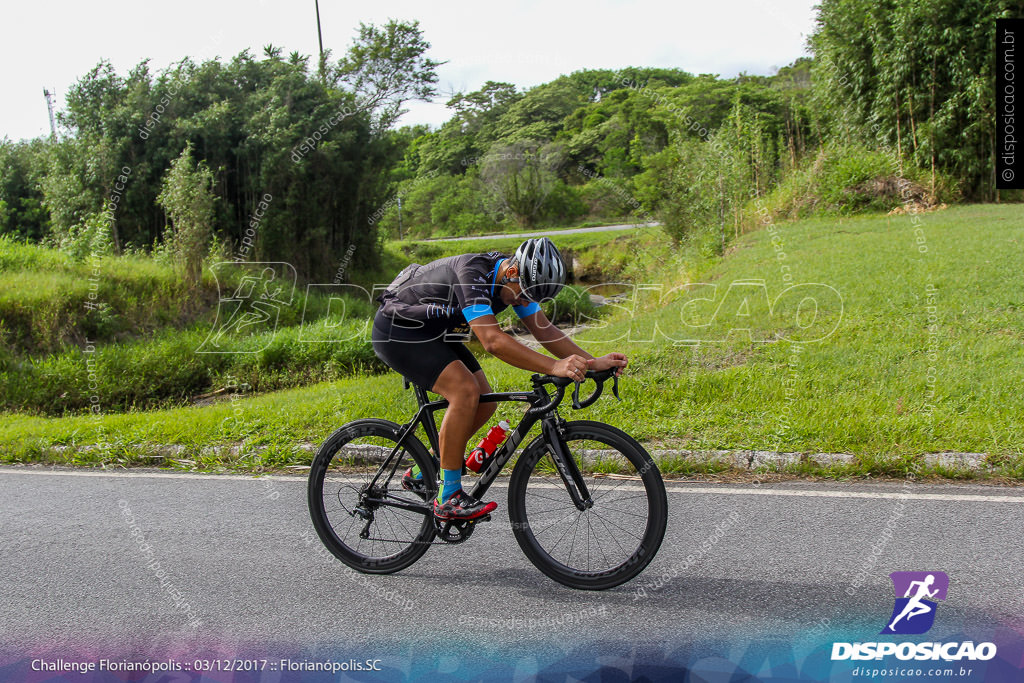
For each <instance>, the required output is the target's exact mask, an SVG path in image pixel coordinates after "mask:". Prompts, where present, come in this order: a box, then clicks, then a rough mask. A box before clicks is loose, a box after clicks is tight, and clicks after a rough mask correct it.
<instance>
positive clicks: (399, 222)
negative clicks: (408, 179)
mask: <svg viewBox="0 0 1024 683" xmlns="http://www.w3.org/2000/svg"><path fill="white" fill-rule="evenodd" d="M398 239H399V241H401V239H402V195H398Z"/></svg>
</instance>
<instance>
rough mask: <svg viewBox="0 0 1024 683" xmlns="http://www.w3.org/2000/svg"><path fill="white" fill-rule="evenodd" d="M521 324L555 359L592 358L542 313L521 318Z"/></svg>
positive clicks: (538, 312)
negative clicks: (570, 357) (568, 357)
mask: <svg viewBox="0 0 1024 683" xmlns="http://www.w3.org/2000/svg"><path fill="white" fill-rule="evenodd" d="M523 324H524V325H526V329H528V330H529V331H530V334H532V335H533V338H534V339H536V340H537V341H538V342H540V344H541V346H543V347H544V348H545V349H547V350H548V351H550V352H551V353H552V354H554V355H555V357H556V358H565V357H566V356H571V355H573V354H575V355H577V356H583V357H584V358H588V359H589V358H593V356H592V355H590V354H589V353H587V352H586V351H584V350H583V349H581V348H580V347H579V346H578V345H577V344H576V342H574V341H573V340H572V339H570V338H569V337H568V336H567V335H566V334H565V332H562V331H561V330H560V329H558V327H556V326H555V324H554V323H552V322H551V321H550V320H548V317H547V316H546V315H544V311H537V312H536V313H534V314H533V315H529V316H527V317H525V318H523Z"/></svg>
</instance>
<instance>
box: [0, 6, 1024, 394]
mask: <svg viewBox="0 0 1024 683" xmlns="http://www.w3.org/2000/svg"><path fill="white" fill-rule="evenodd" d="M1012 7H1013V4H1012V3H1010V2H1008V1H1007V0H991V1H988V2H983V1H981V0H976V1H972V2H968V3H966V4H965V3H962V2H955V1H954V0H925V1H923V2H914V3H909V2H895V1H894V0H889V1H887V2H883V3H882V4H880V5H879V4H877V3H868V2H866V0H823V2H822V3H821V5H820V7H819V9H818V14H817V18H818V26H817V30H816V32H815V34H814V35H813V36H812V38H811V41H810V46H811V48H812V51H813V55H812V56H810V57H803V58H800V59H798V60H796V61H795V62H794V63H793V64H791V65H789V66H787V67H784V68H782V69H780V70H779V71H778V73H776V74H774V75H771V76H751V75H746V74H743V75H741V76H739V77H737V78H719V77H716V76H713V75H706V74H705V75H694V74H691V73H688V72H686V71H683V70H680V69H670V68H638V67H626V68H622V69H618V70H585V71H579V72H576V73H572V74H569V75H564V76H561V77H559V78H557V79H555V80H553V81H551V82H549V83H545V84H542V85H540V86H537V87H534V88H531V89H528V90H520V89H518V88H516V87H515V86H514V85H512V84H509V83H500V82H487V83H486V84H485V85H484V86H483V87H481V88H480V89H479V90H477V91H474V92H468V93H459V94H456V95H455V96H454V97H452V98H451V99H450V100H449V102H448V106H449V107H450V109H451V111H452V117H451V119H450V120H449V121H448V122H447V123H445V124H444V125H442V126H441V127H440V128H438V129H436V130H431V129H429V128H427V127H425V126H412V127H403V128H396V125H395V124H396V121H397V120H398V118H399V116H400V113H401V111H402V110H401V107H402V104H403V102H406V101H408V100H411V99H430V98H432V97H434V96H436V91H435V87H434V84H435V83H436V81H437V76H436V67H437V65H438V63H437V62H436V61H433V60H432V59H431V58H430V57H428V55H427V53H428V50H429V47H430V46H429V44H428V43H427V42H426V40H425V38H424V36H423V35H422V34H421V32H420V29H419V27H418V25H417V24H416V23H415V22H413V23H403V22H398V21H390V22H388V23H387V24H385V25H384V26H381V27H374V26H365V25H364V26H361V27H360V29H359V31H358V33H357V35H356V37H355V39H354V41H353V43H352V46H351V47H350V48H349V49H348V51H347V52H346V53H345V55H343V56H342V58H341V59H333V58H332V57H331V56H330V55H327V56H326V57H325V58H324V59H322V60H320V61H319V62H317V63H315V64H311V63H310V62H311V60H310V59H309V58H308V57H305V56H302V55H299V54H296V53H292V54H290V55H287V56H285V55H284V53H283V51H282V50H281V49H280V48H277V47H274V46H267V47H266V48H264V50H263V54H262V55H261V56H260V57H256V56H254V55H252V54H250V53H249V52H248V51H246V52H243V53H241V54H239V55H237V56H235V57H234V58H232V59H230V60H228V61H225V62H221V61H215V60H214V61H206V62H203V63H196V62H193V61H192V60H191V59H188V58H186V59H183V60H182V61H181V62H179V63H178V64H175V65H174V66H172V67H171V68H169V69H167V70H165V71H163V72H160V73H157V74H153V73H151V72H150V69H149V66H148V64H147V63H146V62H143V63H141V64H139V65H138V66H137V67H135V68H134V69H132V70H131V71H130V72H129V73H128V74H127V75H121V74H118V73H116V72H115V70H114V69H113V68H112V67H111V66H110V65H109V64H108V63H105V62H101V63H100V64H98V65H97V66H96V67H95V68H94V69H92V70H91V71H90V72H89V73H88V74H86V75H85V76H83V77H82V79H81V80H80V81H79V82H78V83H76V84H75V85H74V87H73V88H72V89H71V90H70V92H69V93H68V96H67V106H66V108H65V110H64V111H62V112H60V114H59V121H60V127H61V131H60V134H59V135H58V136H57V137H56V138H55V139H52V140H51V139H37V140H30V141H21V142H11V141H9V140H6V139H4V140H3V142H0V286H2V287H0V390H2V392H3V397H4V402H3V404H2V406H3V407H4V408H7V409H14V410H26V411H34V412H42V413H47V414H60V413H62V412H65V411H70V412H76V411H84V410H88V409H89V408H90V405H89V402H90V400H91V397H92V396H94V395H95V394H96V393H97V392H98V393H100V394H102V395H103V396H104V400H105V403H106V406H107V408H108V409H110V410H130V409H134V408H138V409H142V408H154V407H159V406H167V405H174V404H179V403H184V402H187V401H190V400H193V399H194V398H195V397H196V396H197V395H200V394H203V393H208V392H212V391H218V390H221V389H223V388H224V387H226V386H229V385H230V386H240V385H247V386H248V388H249V389H252V390H257V391H264V390H271V389H280V388H286V387H294V386H299V385H303V384H308V383H312V382H317V381H323V380H335V379H339V378H341V377H345V376H347V375H349V374H352V373H364V372H372V371H375V370H378V369H380V365H379V363H378V362H377V361H376V359H375V358H374V356H373V355H372V352H371V351H370V350H369V348H368V347H367V345H366V344H365V342H364V341H355V340H356V338H357V336H358V335H351V334H343V335H342V336H343V337H344V338H345V341H344V342H343V343H341V342H338V341H337V340H338V339H339V338H340V337H339V333H341V332H344V331H345V330H346V329H348V328H347V327H346V326H348V325H354V326H357V327H358V326H359V325H361V324H364V323H365V319H366V317H367V316H368V315H369V313H370V311H371V310H372V309H371V304H370V303H369V302H362V301H360V302H355V301H348V303H346V306H347V308H346V311H347V312H348V314H349V315H348V317H347V318H345V319H344V320H342V319H340V318H339V317H338V316H337V315H335V312H334V309H332V305H333V304H332V301H335V302H336V301H337V300H338V297H334V298H332V296H333V295H332V294H330V293H329V292H327V291H326V290H324V291H322V292H319V291H313V290H310V291H309V292H307V291H306V285H307V284H308V283H331V282H333V283H334V284H335V286H340V285H342V284H343V283H346V282H361V283H370V282H373V281H378V282H381V281H385V282H386V281H387V280H389V279H390V277H391V276H392V275H393V274H394V273H395V272H396V271H397V270H398V269H399V268H401V267H402V266H403V265H404V264H405V263H407V262H409V261H410V260H418V261H420V262H422V261H425V260H429V259H430V258H436V257H437V256H439V255H443V254H445V253H449V252H448V249H449V247H443V246H439V245H438V244H429V245H423V244H416V243H414V242H413V243H408V242H407V241H405V240H409V239H412V240H416V239H419V238H424V237H433V236H442V235H467V234H483V233H489V232H504V231H515V230H519V229H527V228H533V227H537V226H560V225H569V224H590V223H602V222H619V221H630V222H647V221H652V220H657V221H659V222H660V223H661V225H662V228H661V229H662V230H664V232H665V234H667V236H669V237H670V238H671V239H670V240H668V246H666V249H669V250H670V251H671V250H672V249H676V250H678V249H683V250H685V253H686V254H688V255H689V256H688V257H692V258H707V257H714V256H716V255H720V254H721V253H723V251H724V249H725V247H726V245H727V243H728V242H729V240H731V239H737V238H738V237H739V236H740V235H741V234H742V233H744V232H746V231H748V230H750V229H752V228H755V227H757V226H758V225H761V224H764V223H766V222H770V221H771V220H773V219H786V218H789V219H798V218H808V217H816V216H823V215H825V216H848V215H851V214H855V213H860V212H864V211H890V210H893V209H894V208H896V209H901V210H914V211H916V210H923V209H929V208H932V207H934V206H936V205H938V204H940V203H941V202H944V201H954V200H957V199H961V198H963V199H967V200H971V201H975V200H990V199H993V198H998V199H1000V200H1007V199H1009V200H1016V199H1019V195H1020V193H1019V192H1018V193H1005V192H1004V193H1002V194H1001V195H1000V194H997V193H996V192H995V190H994V184H993V172H994V166H993V158H992V145H991V140H992V138H993V135H994V130H995V122H994V106H993V78H992V68H993V63H992V60H993V54H992V50H991V49H990V47H991V43H992V35H993V31H994V19H995V18H998V17H1003V16H1008V15H1009V14H1010V13H1011V10H1012ZM820 227H821V229H822V230H825V229H826V228H825V226H824V225H820ZM623 239H624V240H626V241H625V242H623V241H621V240H623ZM652 241H656V240H651V239H650V237H649V235H647V234H646V233H645V235H644V236H639V233H638V234H637V235H632V236H630V237H622V236H616V237H614V238H612V241H611V242H609V241H607V240H605V239H604V238H583V237H579V236H578V238H577V239H575V240H561V241H560V244H563V245H565V246H567V247H568V251H569V255H570V257H571V259H572V260H573V263H574V264H576V267H577V270H578V271H579V272H578V273H577V274H580V273H584V274H585V273H587V272H589V273H591V274H603V275H605V276H609V277H619V276H621V277H632V278H638V277H640V276H643V277H645V278H649V277H652V274H653V273H658V274H659V277H664V278H667V279H673V278H677V277H679V275H678V273H677V274H672V272H671V271H670V269H666V268H662V267H657V268H653V267H652V268H651V269H648V270H643V269H635V264H646V265H652V264H651V262H650V260H649V259H650V256H649V253H650V250H651V249H652V248H653V247H652V244H651V243H652ZM598 244H600V245H602V246H601V248H600V250H599V249H596V248H595V247H596V245H598ZM456 245H457V246H456ZM493 245H494V242H493V241H490V242H488V243H487V247H486V248H491V247H492V246H493ZM508 246H511V244H510V245H506V246H505V247H504V248H508ZM450 248H451V249H453V250H454V249H457V250H461V249H464V248H465V249H468V248H470V247H469V245H464V244H462V243H453V245H452V246H451V247H450ZM657 253H658V254H662V252H660V251H659V252H657ZM679 253H684V252H679ZM662 255H664V254H662ZM659 258H660V256H659ZM665 258H671V256H665ZM221 261H229V262H233V261H239V262H246V261H249V262H267V261H270V262H287V263H288V264H290V268H293V269H294V273H295V279H296V285H297V289H296V292H297V294H296V296H295V298H294V299H293V300H290V301H289V303H288V306H286V307H285V308H282V309H281V317H280V319H278V320H275V324H276V325H277V332H276V334H275V333H274V331H273V329H272V326H271V325H270V324H269V323H266V322H264V323H261V324H260V325H253V326H250V328H249V331H248V332H247V333H246V334H245V335H241V336H238V337H237V338H234V339H233V341H232V342H231V344H233V346H230V349H228V350H229V351H230V353H225V354H222V355H219V356H217V355H207V356H203V355H202V354H196V353H195V350H196V349H197V348H199V347H200V346H202V344H203V343H204V342H203V340H204V339H205V336H206V335H207V334H208V333H209V330H210V329H211V326H214V325H216V324H217V322H216V321H217V317H216V316H217V310H218V307H217V303H218V297H223V296H224V292H225V291H226V288H228V287H232V286H234V285H235V284H237V283H238V281H239V279H240V278H243V279H244V277H245V276H244V273H243V271H242V270H241V269H238V270H236V271H234V272H235V274H234V275H233V276H230V277H227V279H223V278H224V277H225V276H224V275H223V272H224V271H220V272H221V275H219V277H221V278H222V279H221V280H220V281H215V274H214V271H213V270H212V269H211V266H213V265H214V264H215V263H217V262H221ZM631 268H634V270H630V269H631ZM595 277H596V275H595ZM218 284H219V289H218ZM557 303H558V306H557V308H558V310H559V311H561V313H560V314H559V317H561V318H562V320H563V321H566V322H573V321H577V320H578V319H579V318H580V317H581V316H585V317H592V316H593V315H595V311H593V310H592V309H591V308H590V307H589V306H590V301H589V298H587V297H585V296H580V290H578V289H570V290H567V291H566V294H565V295H564V296H563V298H562V300H561V301H560V302H557ZM555 312H556V311H555V310H552V311H551V313H552V314H553V315H554V314H555ZM353 313H354V314H355V315H353ZM261 335H262V336H261ZM331 340H333V343H323V344H318V343H311V342H315V341H324V342H327V341H331ZM97 343H98V346H95V349H96V350H95V351H93V350H90V347H91V346H92V345H96V344H97ZM238 352H241V353H238ZM93 353H95V355H92V354H93ZM83 359H84V360H85V361H86V363H83ZM90 363H91V365H90Z"/></svg>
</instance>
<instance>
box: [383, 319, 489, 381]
mask: <svg viewBox="0 0 1024 683" xmlns="http://www.w3.org/2000/svg"><path fill="white" fill-rule="evenodd" d="M370 339H371V341H372V342H373V352H374V353H376V354H377V357H378V358H380V359H381V360H382V361H384V362H385V363H386V364H387V366H388V367H390V368H391V369H392V370H394V371H395V372H398V373H399V374H400V375H402V376H404V377H405V378H406V379H408V380H409V381H410V382H412V383H413V384H415V385H416V386H420V387H423V388H424V389H428V390H431V389H433V387H434V383H435V382H436V381H437V378H438V377H440V376H441V372H443V371H444V369H445V368H446V367H448V364H449V363H451V362H452V361H453V360H461V361H462V362H463V363H465V365H466V367H467V368H469V371H470V372H474V373H475V372H476V371H477V370H479V369H480V363H479V362H478V361H477V359H476V358H474V357H473V352H472V351H470V350H469V349H468V348H466V345H465V344H463V343H462V342H458V341H445V340H444V339H443V338H435V339H428V340H417V339H415V335H410V334H408V333H407V332H406V331H405V330H402V329H401V328H396V326H394V325H392V324H391V319H390V318H389V317H388V316H383V315H377V316H375V317H374V319H373V333H372V334H371V336H370Z"/></svg>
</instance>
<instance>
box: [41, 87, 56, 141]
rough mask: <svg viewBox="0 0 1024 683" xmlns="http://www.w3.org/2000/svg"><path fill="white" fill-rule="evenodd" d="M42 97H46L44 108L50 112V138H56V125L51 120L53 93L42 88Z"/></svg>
mask: <svg viewBox="0 0 1024 683" xmlns="http://www.w3.org/2000/svg"><path fill="white" fill-rule="evenodd" d="M43 97H45V98H46V109H47V110H48V111H49V112H50V139H51V140H56V139H57V126H56V125H55V124H54V122H53V93H52V92H50V91H49V90H47V89H46V88H43Z"/></svg>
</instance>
